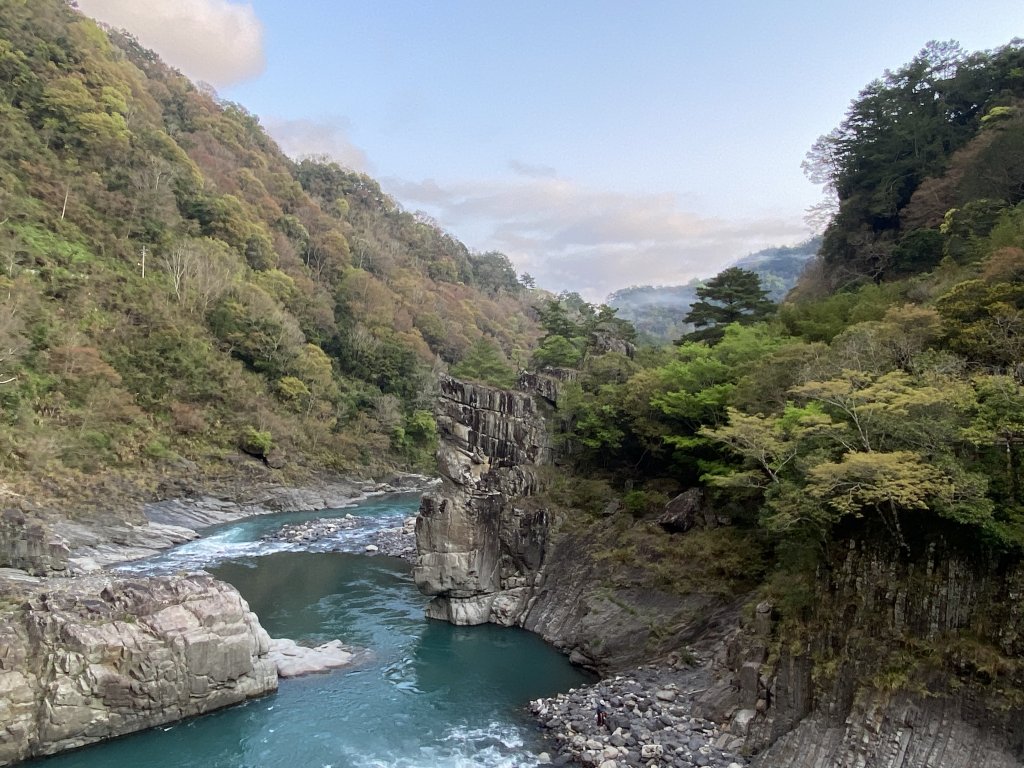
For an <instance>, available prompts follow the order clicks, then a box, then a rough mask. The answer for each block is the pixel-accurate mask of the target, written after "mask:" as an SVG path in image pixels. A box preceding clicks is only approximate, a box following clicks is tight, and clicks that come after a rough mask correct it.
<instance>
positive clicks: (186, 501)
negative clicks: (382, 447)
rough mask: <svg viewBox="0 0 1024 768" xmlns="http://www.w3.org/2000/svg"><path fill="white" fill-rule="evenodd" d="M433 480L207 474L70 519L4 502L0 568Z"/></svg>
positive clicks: (146, 542)
mask: <svg viewBox="0 0 1024 768" xmlns="http://www.w3.org/2000/svg"><path fill="white" fill-rule="evenodd" d="M434 482H435V481H434V480H433V479H432V478H429V477H427V476H425V475H418V474H407V473H396V474H393V475H391V476H389V477H388V478H386V479H383V480H367V479H362V478H349V477H342V476H338V475H319V476H314V477H310V478H308V479H307V481H306V483H305V484H304V485H300V486H294V487H292V486H285V485H281V484H280V483H278V482H274V481H273V480H271V479H255V478H248V480H247V481H246V482H233V481H232V482H227V481H225V480H223V479H213V480H210V481H209V482H208V483H203V482H200V481H192V482H188V483H185V482H176V483H165V484H164V485H163V486H162V487H161V489H160V490H161V495H160V496H157V498H156V499H153V500H150V501H146V502H143V503H142V505H141V515H135V513H134V510H125V511H124V512H123V513H118V512H116V511H114V510H109V511H108V513H107V514H92V515H88V516H82V517H77V518H74V517H72V515H71V514H70V513H69V514H68V515H60V514H57V513H55V512H53V511H52V510H50V511H48V512H41V511H39V510H31V511H28V512H26V511H25V510H24V508H10V509H7V510H4V511H3V512H0V567H10V568H15V569H19V570H22V571H24V572H26V573H29V574H33V575H48V574H50V575H57V574H59V575H63V576H75V575H82V574H88V573H96V572H98V571H101V570H103V569H105V568H108V567H110V566H113V565H116V564H118V563H122V562H125V561H129V560H139V559H142V558H145V557H151V556H153V555H155V554H157V553H158V552H160V551H163V550H165V549H168V548H170V547H172V546H175V545H177V544H181V543H184V542H187V541H191V540H193V539H195V538H197V537H198V536H199V532H200V531H202V530H204V529H206V528H209V527H210V526H213V525H219V524H223V523H229V522H234V521H237V520H241V519H244V518H247V517H252V516H254V515H266V514H272V513H276V512H283V511H316V510H321V509H338V508H346V507H350V506H352V505H354V504H357V503H359V502H360V501H362V500H365V499H368V498H372V497H375V496H380V495H383V494H386V493H397V492H415V491H423V490H426V489H427V488H429V487H430V486H431V485H432V484H433V483H434ZM174 492H184V494H183V495H170V494H173V493H174ZM165 493H166V494H168V495H162V494H165ZM161 496H162V497H161ZM25 506H26V505H22V507H25ZM403 546H404V545H403Z"/></svg>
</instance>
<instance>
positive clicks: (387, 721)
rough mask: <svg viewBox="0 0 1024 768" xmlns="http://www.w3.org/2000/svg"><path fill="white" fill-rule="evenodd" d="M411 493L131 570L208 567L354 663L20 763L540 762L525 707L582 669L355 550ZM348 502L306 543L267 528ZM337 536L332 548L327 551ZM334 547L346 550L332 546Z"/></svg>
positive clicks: (189, 547)
mask: <svg viewBox="0 0 1024 768" xmlns="http://www.w3.org/2000/svg"><path fill="white" fill-rule="evenodd" d="M417 503H418V496H416V495H413V494H400V495H391V496H384V497H378V498H376V499H372V500H369V501H365V502H361V503H360V504H358V505H356V506H353V507H350V508H348V509H342V510H327V511H320V512H315V513H283V514H277V515H267V516H262V517H255V518H249V519H247V520H244V521H241V522H238V523H233V524H231V525H227V526H222V527H219V528H216V529H211V530H210V531H207V532H206V534H207V535H205V536H204V537H203V538H202V539H199V540H197V541H194V542H191V543H189V544H185V545H183V546H181V547H177V548H175V549H173V550H170V551H168V552H166V553H164V554H163V555H161V556H160V557H159V558H156V559H153V560H150V561H143V562H140V563H135V564H130V565H129V566H126V568H125V569H126V570H131V571H133V572H137V573H146V572H149V573H160V572H168V571H170V572H174V571H180V570H190V569H197V568H205V569H206V570H208V571H210V572H211V573H213V574H214V575H216V576H217V577H218V578H221V579H224V580H225V581H228V582H230V583H231V584H233V585H234V586H235V587H237V588H238V590H239V591H240V592H241V593H242V596H243V597H244V598H245V599H246V600H247V601H248V602H249V606H250V607H251V608H252V609H253V610H254V611H255V612H256V613H257V615H258V616H259V617H260V621H261V622H262V624H263V626H264V627H265V628H266V629H267V631H268V632H269V633H270V634H271V636H272V637H289V638H292V639H294V640H297V641H299V642H300V643H302V644H311V645H312V644H317V643H321V642H325V641H327V640H331V639H334V638H340V639H341V640H342V641H343V642H345V643H347V644H351V645H355V646H359V647H362V648H367V649H369V650H370V651H371V657H370V660H369V661H367V662H365V663H364V664H362V665H361V666H359V667H358V668H355V669H351V670H343V671H338V672H334V673H329V674H323V675H313V676H310V677H305V678H298V679H293V680H282V681H281V686H280V690H279V691H278V692H277V693H276V694H274V695H271V696H267V697H265V698H262V699H256V700H254V701H250V702H248V703H247V704H243V705H240V706H237V707H232V708H229V709H226V710H222V711H220V712H215V713H212V714H209V715H205V716H202V717H198V718H194V719H192V720H188V721H185V722H182V723H179V724H176V725H172V726H165V727H163V728H157V729H153V730H149V731H145V732H142V733H137V734H133V735H131V736H126V737H124V738H121V739H116V740H114V741H110V742H106V743H103V744H98V745H94V746H91V747H86V748H84V749H81V750H78V751H76V752H72V753H68V754H65V755H60V756H57V757H52V758H47V759H44V760H38V761H35V762H32V763H30V764H29V765H31V766H32V768H129V767H131V766H146V767H147V768H264V767H265V768H278V767H281V768H285V767H287V768H349V767H351V768H357V767H359V768H363V767H366V768H370V767H376V766H381V767H383V766H396V767H398V768H406V767H407V768H413V767H417V768H419V767H422V768H433V766H446V767H448V766H481V767H482V768H487V767H488V766H503V767H506V766H507V767H508V768H512V767H513V766H532V765H536V759H535V754H536V752H537V751H538V750H540V749H542V748H543V746H542V744H540V743H539V742H538V736H537V732H536V729H535V727H534V725H533V724H532V723H531V721H530V719H529V717H528V715H527V713H526V711H525V705H526V703H527V702H528V701H529V700H530V699H531V698H537V697H538V696H547V695H551V694H553V693H556V692H558V691H563V690H567V689H568V688H570V687H573V686H578V685H581V684H583V683H586V682H588V681H589V680H590V678H589V677H588V676H587V675H586V674H585V673H583V672H581V671H580V670H578V669H575V668H574V667H572V666H571V665H570V664H569V663H568V661H567V660H566V658H565V657H564V656H563V655H561V654H560V653H558V652H557V651H556V650H554V649H553V648H550V647H549V646H547V645H545V644H544V643H543V642H542V641H541V640H540V639H539V638H538V637H536V636H534V635H531V634H529V633H528V632H525V631H523V630H518V629H503V628H500V627H495V626H492V625H486V626H481V627H454V626H451V625H449V624H445V623H442V622H435V621H428V620H427V619H425V618H424V617H423V609H424V606H425V605H426V598H424V597H423V596H421V595H420V594H419V593H418V592H417V591H416V587H415V585H414V584H413V582H412V578H411V575H410V572H409V571H410V568H409V564H408V563H407V562H405V561H403V560H398V559H394V558H389V557H383V556H373V555H367V554H365V553H364V549H365V547H366V545H367V544H368V543H371V542H372V541H373V540H374V536H375V534H376V532H377V531H379V530H380V529H382V528H389V527H394V526H399V525H401V523H402V520H403V519H404V518H406V517H408V516H409V515H412V514H414V513H415V509H416V505H417ZM345 515H352V516H353V517H354V518H355V519H354V520H352V521H350V523H351V524H352V527H351V528H349V529H347V530H344V531H341V532H339V533H338V534H337V535H336V536H334V537H332V539H330V540H326V541H320V542H317V543H316V544H315V545H313V547H312V548H314V549H318V550H321V551H299V549H298V546H297V545H292V544H284V543H281V542H275V541H267V540H265V539H264V537H265V536H266V535H267V534H270V533H273V532H274V531H276V530H278V529H280V528H281V527H282V526H283V525H285V524H288V523H295V522H301V521H305V520H314V519H317V518H322V517H344V516H345ZM323 550H335V551H323ZM338 550H340V551H338Z"/></svg>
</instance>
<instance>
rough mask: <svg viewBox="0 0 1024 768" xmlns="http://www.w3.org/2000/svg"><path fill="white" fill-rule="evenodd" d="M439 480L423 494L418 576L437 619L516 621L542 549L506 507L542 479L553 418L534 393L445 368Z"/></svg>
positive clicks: (430, 613)
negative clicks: (464, 378) (547, 418)
mask: <svg viewBox="0 0 1024 768" xmlns="http://www.w3.org/2000/svg"><path fill="white" fill-rule="evenodd" d="M440 392H441V407H440V412H439V417H438V428H439V430H440V432H441V441H440V446H439V448H438V465H439V469H440V473H441V485H440V487H439V488H437V489H436V490H433V491H431V492H429V493H427V494H425V495H424V497H423V501H422V503H421V505H420V511H419V515H418V517H417V522H416V546H417V560H416V565H415V567H414V569H413V576H414V578H415V580H416V585H417V587H419V589H420V591H421V592H423V593H424V594H427V595H433V596H434V600H433V601H431V603H430V606H429V607H428V609H427V615H428V616H430V617H432V618H437V619H444V620H447V621H451V622H453V623H455V624H482V623H485V622H487V621H495V622H497V623H502V624H511V623H514V622H515V621H516V619H517V617H518V615H519V613H520V612H521V611H522V609H523V608H524V606H525V601H526V599H527V597H528V589H527V587H528V581H529V580H530V579H532V578H533V576H534V575H535V571H534V569H535V568H536V567H537V566H538V565H539V564H540V561H541V559H542V557H543V540H538V539H537V537H536V536H535V535H534V526H531V525H529V524H524V522H525V521H523V520H522V519H521V518H520V519H519V520H518V521H517V519H516V517H515V516H514V515H509V514H505V512H506V510H505V507H506V505H507V504H508V503H509V502H510V500H512V499H516V498H522V497H526V496H529V495H531V494H532V493H533V492H534V491H535V490H536V489H537V487H538V482H539V481H538V476H537V473H536V469H537V468H538V467H540V466H543V465H544V464H547V463H549V462H550V460H551V444H550V440H549V437H548V433H547V427H546V425H545V422H544V419H543V417H542V416H541V413H540V411H539V408H538V405H537V403H536V401H535V400H534V398H533V397H532V396H531V395H528V394H525V393H519V392H508V391H505V390H500V389H496V388H493V387H485V386H481V385H476V384H468V383H464V382H461V381H458V380H456V379H452V378H449V377H444V378H442V380H441V385H440Z"/></svg>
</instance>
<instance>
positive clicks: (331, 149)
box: [263, 117, 372, 172]
mask: <svg viewBox="0 0 1024 768" xmlns="http://www.w3.org/2000/svg"><path fill="white" fill-rule="evenodd" d="M263 125H264V126H265V127H266V129H267V131H268V132H269V133H270V135H271V136H273V137H274V139H275V140H276V141H277V143H278V144H280V145H281V149H282V150H284V152H285V154H287V155H290V156H291V157H294V158H300V157H303V156H306V155H327V156H328V157H330V158H331V159H332V160H334V161H335V162H337V163H338V164H339V165H342V166H344V167H346V168H351V169H352V170H354V171H363V172H368V171H370V170H372V168H371V165H370V161H369V158H367V156H366V153H365V152H364V151H363V150H362V149H360V148H359V147H357V146H356V145H355V144H353V143H352V141H351V140H350V139H349V138H348V130H349V123H348V120H346V119H345V118H342V117H333V118H324V119H320V120H309V119H306V118H300V119H291V120H289V119H283V118H275V117H268V118H264V119H263Z"/></svg>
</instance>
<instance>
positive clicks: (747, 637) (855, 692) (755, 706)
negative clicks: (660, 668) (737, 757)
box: [697, 538, 1024, 768]
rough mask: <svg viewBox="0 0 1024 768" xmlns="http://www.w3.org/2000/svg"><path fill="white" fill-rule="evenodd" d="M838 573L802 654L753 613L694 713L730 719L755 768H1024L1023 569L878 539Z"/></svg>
mask: <svg viewBox="0 0 1024 768" xmlns="http://www.w3.org/2000/svg"><path fill="white" fill-rule="evenodd" d="M830 565H831V567H830V568H828V569H822V571H821V572H820V573H819V578H818V581H817V583H816V585H815V587H814V593H813V598H812V599H811V601H810V605H811V606H812V607H813V609H812V613H811V614H810V615H809V617H808V622H809V623H808V627H809V628H812V629H811V631H810V632H808V633H807V634H806V636H805V637H804V638H803V640H802V642H801V643H794V642H793V641H792V639H788V640H787V639H786V636H785V633H781V632H780V630H779V628H778V627H776V626H774V622H773V620H772V614H773V610H772V606H771V605H769V604H767V603H764V604H761V605H759V606H758V607H757V611H756V614H755V616H754V621H753V622H752V624H751V625H749V626H748V627H747V629H746V630H745V632H743V633H742V634H740V635H737V637H736V638H735V639H734V641H733V642H732V643H730V644H729V646H728V651H727V652H726V654H725V656H726V658H724V659H723V660H722V661H723V663H724V664H725V666H726V667H728V669H729V670H730V674H727V675H724V676H723V677H722V679H721V680H720V681H719V683H718V684H717V685H716V686H714V687H712V689H711V690H709V691H708V692H706V693H705V694H704V696H703V698H702V700H701V701H700V703H699V704H698V706H697V710H698V711H699V712H701V713H702V714H704V715H705V716H709V717H714V718H716V719H719V720H728V719H731V720H732V728H731V730H732V732H733V733H735V734H736V735H741V736H743V737H744V738H745V739H746V748H747V750H748V751H750V752H754V753H759V758H758V760H757V761H755V763H754V765H756V766H759V767H760V768H784V767H785V768H833V766H836V767H838V768H917V766H924V765H928V766H937V767H938V768H969V767H970V768H973V767H974V766H978V767H979V768H1011V766H1020V765H1021V764H1022V762H1024V708H1022V705H1021V699H1020V696H1019V691H1020V690H1021V688H1022V683H1024V680H1022V679H1021V677H1022V673H1021V671H1020V669H1021V665H1020V659H1022V658H1024V611H1022V610H1021V609H1020V605H1019V599H1018V598H1017V596H1019V595H1020V594H1021V592H1022V589H1024V569H1022V568H1021V567H1020V566H1019V565H1013V564H1001V563H999V562H998V561H996V562H991V561H990V562H984V559H983V558H977V557H976V556H975V557H972V558H965V557H964V555H963V554H962V553H958V552H956V551H955V550H953V549H951V548H949V547H948V546H944V545H942V544H941V541H933V542H931V543H930V544H920V545H919V546H918V548H917V549H916V550H915V551H914V552H913V553H911V554H908V553H906V552H904V551H902V550H899V549H898V548H897V547H896V545H895V544H894V543H893V542H891V541H888V542H887V541H884V540H879V539H877V538H876V539H871V540H865V539H861V540H849V541H846V542H840V543H839V544H837V545H836V546H835V548H834V550H833V552H832V553H831V557H830ZM773 648H774V649H775V652H774V653H773V652H771V650H772V649H773ZM738 721H742V722H738Z"/></svg>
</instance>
